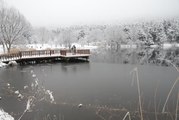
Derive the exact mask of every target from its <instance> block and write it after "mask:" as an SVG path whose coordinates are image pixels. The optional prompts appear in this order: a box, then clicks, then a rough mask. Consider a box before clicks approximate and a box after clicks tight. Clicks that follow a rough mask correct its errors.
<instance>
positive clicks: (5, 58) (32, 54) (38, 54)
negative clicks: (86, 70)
mask: <svg viewBox="0 0 179 120" xmlns="http://www.w3.org/2000/svg"><path fill="white" fill-rule="evenodd" d="M89 56H90V50H89V49H77V50H75V51H74V50H73V51H72V50H69V49H55V50H32V51H19V52H17V53H9V54H1V55H0V61H2V62H5V63H8V62H9V61H16V62H19V63H23V62H29V61H36V62H38V61H44V60H54V59H58V60H59V59H60V60H70V59H85V60H88V59H89Z"/></svg>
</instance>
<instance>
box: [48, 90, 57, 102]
mask: <svg viewBox="0 0 179 120" xmlns="http://www.w3.org/2000/svg"><path fill="white" fill-rule="evenodd" d="M46 93H47V94H48V95H49V96H50V99H51V101H50V102H51V103H53V102H54V101H55V99H54V97H53V95H52V92H51V91H50V90H47V91H46Z"/></svg>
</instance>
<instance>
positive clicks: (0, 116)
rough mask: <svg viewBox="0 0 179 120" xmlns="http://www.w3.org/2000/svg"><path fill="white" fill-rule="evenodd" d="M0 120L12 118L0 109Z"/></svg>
mask: <svg viewBox="0 0 179 120" xmlns="http://www.w3.org/2000/svg"><path fill="white" fill-rule="evenodd" d="M0 120H14V118H13V117H12V116H11V115H9V114H8V113H6V112H4V110H3V109H0Z"/></svg>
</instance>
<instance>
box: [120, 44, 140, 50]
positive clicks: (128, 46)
mask: <svg viewBox="0 0 179 120" xmlns="http://www.w3.org/2000/svg"><path fill="white" fill-rule="evenodd" d="M120 47H121V48H123V49H127V48H137V45H135V44H132V45H125V44H121V45H120Z"/></svg>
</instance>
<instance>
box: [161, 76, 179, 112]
mask: <svg viewBox="0 0 179 120" xmlns="http://www.w3.org/2000/svg"><path fill="white" fill-rule="evenodd" d="M178 81H179V77H178V78H177V79H176V80H175V82H174V83H173V85H172V87H171V89H170V91H169V93H168V95H167V99H166V101H165V104H164V106H163V109H162V113H164V112H165V107H166V104H167V102H168V99H169V98H170V94H171V93H172V91H173V89H174V87H175V85H176V84H177V82H178Z"/></svg>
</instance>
